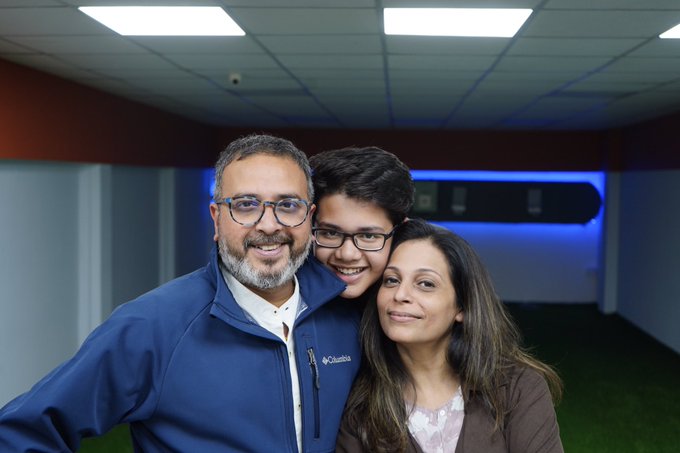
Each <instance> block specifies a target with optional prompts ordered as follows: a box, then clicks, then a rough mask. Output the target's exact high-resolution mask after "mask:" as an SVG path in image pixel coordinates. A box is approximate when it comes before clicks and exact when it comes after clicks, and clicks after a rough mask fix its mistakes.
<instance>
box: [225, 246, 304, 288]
mask: <svg viewBox="0 0 680 453" xmlns="http://www.w3.org/2000/svg"><path fill="white" fill-rule="evenodd" d="M218 242H219V246H220V247H219V249H220V250H219V252H220V258H221V259H222V263H223V264H224V267H225V268H226V269H227V271H228V272H229V273H230V274H231V275H233V276H234V278H235V279H236V280H238V281H239V282H240V283H242V284H243V285H244V286H247V287H252V288H258V289H272V288H278V287H279V286H282V285H284V284H285V283H288V282H289V281H292V280H293V275H295V272H297V270H298V269H299V268H300V266H302V264H303V263H304V262H305V260H306V259H307V255H308V254H309V250H310V249H311V247H312V238H311V236H310V238H309V240H308V241H307V243H306V244H305V246H304V248H303V249H302V250H300V251H298V252H296V251H295V250H293V248H292V247H291V248H290V259H289V260H288V262H287V263H286V266H285V267H284V268H283V269H281V270H280V271H278V272H267V271H266V270H265V271H261V272H258V271H257V270H256V269H255V268H253V266H251V265H250V263H249V262H248V259H247V257H246V255H245V254H244V255H243V256H241V257H239V256H237V255H235V254H234V253H232V252H231V250H230V249H229V245H228V244H227V241H226V239H224V238H219V240H218ZM289 247H290V245H289ZM244 248H245V250H247V249H248V248H247V247H246V246H244Z"/></svg>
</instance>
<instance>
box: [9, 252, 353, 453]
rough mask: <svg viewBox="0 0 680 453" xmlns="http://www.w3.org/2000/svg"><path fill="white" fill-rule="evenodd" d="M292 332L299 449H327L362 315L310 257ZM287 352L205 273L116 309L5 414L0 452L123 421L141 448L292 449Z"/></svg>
mask: <svg viewBox="0 0 680 453" xmlns="http://www.w3.org/2000/svg"><path fill="white" fill-rule="evenodd" d="M297 277H298V281H299V284H300V293H301V305H302V306H301V310H302V311H301V312H300V314H299V316H298V318H297V320H296V323H295V328H294V329H293V335H294V336H295V348H296V351H295V353H296V357H297V367H298V375H299V380H300V393H301V399H302V412H303V419H302V430H303V434H302V449H303V451H304V452H309V453H312V452H314V453H320V452H332V451H334V449H335V439H336V435H337V432H338V428H339V425H340V418H341V416H342V410H343V406H344V404H345V399H346V398H347V395H348V393H349V390H350V387H351V385H352V381H353V380H354V377H355V375H356V372H357V370H358V367H359V362H360V356H361V353H360V346H359V342H358V338H357V331H358V323H359V313H358V310H357V309H356V308H355V307H353V306H351V305H350V304H347V303H344V304H343V303H342V302H340V301H338V300H333V299H334V297H335V296H337V295H338V294H339V293H340V292H341V291H342V290H343V289H344V285H343V284H342V283H341V282H340V281H338V280H337V279H336V278H335V277H333V276H332V275H331V273H330V272H328V271H327V270H326V269H325V268H324V267H323V266H322V265H321V264H319V263H318V262H317V261H316V260H315V259H314V258H310V259H309V260H308V261H307V262H306V263H305V264H304V265H303V267H302V268H301V269H300V270H299V271H298V273H297ZM288 367H289V362H288V358H287V351H286V346H285V344H284V343H283V342H282V341H281V340H280V339H279V338H278V337H276V336H275V335H273V334H271V333H270V332H268V331H267V330H265V329H264V328H262V327H260V326H258V325H256V324H254V323H253V322H252V321H250V320H249V319H248V318H247V317H246V316H245V315H244V312H243V310H241V308H240V307H239V306H238V305H237V303H236V301H235V300H234V299H233V297H232V295H231V293H230V291H229V289H228V288H227V286H226V284H225V283H224V279H223V278H222V276H221V274H220V272H219V268H218V264H217V254H216V252H215V251H214V250H213V253H212V255H211V261H210V264H209V265H208V266H206V267H205V268H203V269H200V270H197V271H195V272H193V273H191V274H188V275H186V276H183V277H180V278H178V279H176V280H173V281H171V282H169V283H167V284H165V285H163V286H161V287H159V288H157V289H155V290H153V291H151V292H149V293H147V294H145V295H143V296H141V297H139V298H138V299H136V300H133V301H131V302H128V303H126V304H123V305H121V306H120V307H119V308H117V309H116V310H115V311H114V313H113V314H112V315H111V317H110V318H109V319H108V320H107V321H105V322H104V323H103V324H102V325H101V326H99V327H98V328H97V329H95V331H94V332H93V333H92V334H91V335H90V336H89V337H88V339H87V340H86V341H85V343H84V344H83V345H82V347H81V348H80V350H79V351H78V352H77V353H76V355H75V356H74V357H73V358H72V359H70V360H69V361H67V362H65V363H63V364H62V365H61V366H59V367H58V368H56V369H55V370H54V371H52V372H51V373H50V374H49V375H47V376H46V377H45V378H43V379H42V380H41V381H40V382H38V383H37V384H36V385H35V386H34V387H33V389H31V390H30V391H29V392H27V393H25V394H23V395H21V396H19V397H18V398H16V399H15V400H13V401H11V402H10V403H8V404H7V405H6V406H5V407H4V408H3V409H2V410H0V451H2V452H28V451H31V452H33V451H40V452H64V451H75V450H77V448H78V446H79V444H80V440H81V438H82V437H86V436H97V435H101V434H103V433H105V432H106V431H108V430H109V429H111V428H112V427H113V426H114V425H116V424H120V423H129V424H130V431H131V435H132V440H133V444H134V446H135V451H138V452H186V453H199V452H200V453H208V452H291V453H293V452H297V451H298V449H297V443H296V436H295V426H294V422H293V408H292V394H291V381H290V371H289V368H288Z"/></svg>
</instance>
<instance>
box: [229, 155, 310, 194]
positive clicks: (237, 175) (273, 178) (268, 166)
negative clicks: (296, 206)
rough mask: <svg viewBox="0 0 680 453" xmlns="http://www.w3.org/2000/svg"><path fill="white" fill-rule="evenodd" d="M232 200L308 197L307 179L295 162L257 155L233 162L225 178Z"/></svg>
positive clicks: (278, 157)
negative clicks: (250, 197) (239, 196)
mask: <svg viewBox="0 0 680 453" xmlns="http://www.w3.org/2000/svg"><path fill="white" fill-rule="evenodd" d="M222 182H223V184H222V185H223V187H224V189H225V190H226V191H229V192H230V193H231V195H230V196H234V195H236V194H238V195H252V196H258V197H260V196H266V197H270V198H271V197H273V198H287V197H301V198H305V197H306V196H307V178H306V177H305V173H304V171H303V170H302V169H301V168H300V166H299V165H298V164H297V162H295V161H294V160H293V159H291V158H288V157H285V156H273V155H268V154H256V155H252V156H248V157H246V158H244V159H241V160H237V161H233V162H231V163H230V164H229V165H227V166H226V167H225V169H224V173H223V174H222Z"/></svg>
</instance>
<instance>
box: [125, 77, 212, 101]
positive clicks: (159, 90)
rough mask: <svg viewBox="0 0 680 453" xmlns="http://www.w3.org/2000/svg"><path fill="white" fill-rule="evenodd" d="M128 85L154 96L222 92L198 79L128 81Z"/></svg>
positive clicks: (206, 94)
mask: <svg viewBox="0 0 680 453" xmlns="http://www.w3.org/2000/svg"><path fill="white" fill-rule="evenodd" d="M128 80H129V82H130V84H132V85H134V86H137V87H139V88H142V89H144V90H148V91H150V92H152V93H155V94H164V95H167V96H177V97H179V96H181V95H184V94H189V95H192V96H208V95H215V94H217V93H220V92H223V89H221V88H220V87H218V86H215V85H214V84H211V83H210V82H209V81H207V80H204V79H200V78H198V77H181V78H153V79H148V78H141V79H133V78H131V79H128Z"/></svg>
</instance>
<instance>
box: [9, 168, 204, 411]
mask: <svg viewBox="0 0 680 453" xmlns="http://www.w3.org/2000/svg"><path fill="white" fill-rule="evenodd" d="M206 174H207V173H206V172H205V171H204V170H183V169H182V170H180V169H167V168H152V167H126V166H111V165H84V164H68V163H60V164H56V163H55V164H52V163H45V162H11V161H0V250H1V252H0V406H3V405H4V404H5V403H6V402H8V401H9V400H10V399H11V398H13V397H15V396H17V395H18V394H19V393H22V392H24V391H26V390H28V389H29V388H30V386H31V385H32V384H33V383H35V382H36V381H37V380H38V379H40V378H41V377H42V376H43V375H45V374H46V373H47V372H49V371H50V370H51V369H52V368H54V367H55V366H56V365H58V364H59V363H61V362H62V361H64V360H66V359H67V358H68V357H70V356H71V355H72V354H73V353H74V352H75V351H76V349H77V348H78V346H79V344H80V343H81V342H82V340H83V339H84V338H85V336H86V335H87V334H88V333H89V332H90V331H91V330H92V329H93V328H94V327H96V326H97V325H98V324H99V323H101V321H102V320H103V319H104V318H106V317H107V316H108V315H109V314H110V312H111V310H112V309H113V308H114V307H115V306H116V305H118V304H120V303H123V302H125V301H127V300H129V299H131V298H134V297H136V296H138V295H140V294H142V293H143V292H146V291H148V290H150V289H153V288H155V287H156V286H158V285H159V284H160V283H162V282H164V281H166V280H168V279H169V278H172V277H174V276H175V275H179V274H181V273H185V272H189V271H191V270H194V269H195V268H197V267H200V266H203V265H205V263H206V262H207V257H208V252H209V250H210V247H211V237H212V232H211V223H210V216H209V213H208V203H207V201H208V198H207V197H208V195H207V193H208V189H209V182H208V178H207V177H206Z"/></svg>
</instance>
